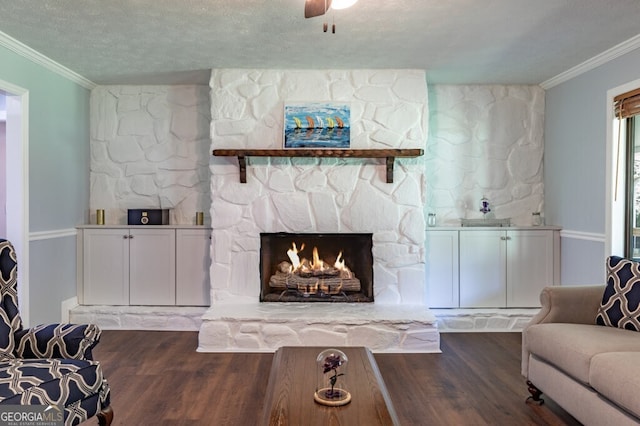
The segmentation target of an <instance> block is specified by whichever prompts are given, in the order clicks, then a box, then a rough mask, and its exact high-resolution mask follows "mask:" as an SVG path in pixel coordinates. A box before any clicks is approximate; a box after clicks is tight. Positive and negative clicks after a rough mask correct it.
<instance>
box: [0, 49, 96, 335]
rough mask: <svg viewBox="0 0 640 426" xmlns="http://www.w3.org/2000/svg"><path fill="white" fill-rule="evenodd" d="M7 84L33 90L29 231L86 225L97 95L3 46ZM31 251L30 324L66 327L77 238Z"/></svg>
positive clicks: (0, 61)
mask: <svg viewBox="0 0 640 426" xmlns="http://www.w3.org/2000/svg"><path fill="white" fill-rule="evenodd" d="M0 80H4V81H6V82H9V83H11V84H13V85H15V86H19V87H21V88H23V89H26V90H28V91H29V232H30V233H33V232H41V231H60V230H68V229H72V228H74V227H75V226H76V225H79V224H82V223H85V222H86V219H85V218H86V217H87V216H88V206H89V95H90V91H89V90H88V89H86V88H84V87H82V86H81V85H79V84H77V83H75V82H73V81H71V80H70V79H67V78H65V77H63V76H61V75H59V74H57V73H55V72H53V71H50V70H48V69H46V68H44V67H43V66H41V65H38V64H36V63H34V62H32V61H31V60H29V59H26V58H24V57H22V56H20V55H18V54H16V53H14V52H12V51H11V50H9V49H7V48H5V47H3V46H0ZM72 243H73V244H72ZM29 252H30V259H29V263H30V269H29V275H30V282H29V302H30V303H29V305H30V312H31V316H30V318H29V323H30V324H32V325H35V324H38V323H48V322H59V321H60V317H61V308H60V303H61V302H62V301H63V300H65V299H69V298H71V297H74V296H76V277H75V264H76V253H75V237H74V236H69V237H61V238H54V239H47V240H40V241H32V242H30V244H29Z"/></svg>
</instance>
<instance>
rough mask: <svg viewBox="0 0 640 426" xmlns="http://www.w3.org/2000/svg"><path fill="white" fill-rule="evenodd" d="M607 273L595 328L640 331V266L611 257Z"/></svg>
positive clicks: (627, 260) (608, 261) (607, 265)
mask: <svg viewBox="0 0 640 426" xmlns="http://www.w3.org/2000/svg"><path fill="white" fill-rule="evenodd" d="M606 269H607V286H606V288H605V290H604V294H603V296H602V303H601V304H600V309H598V314H597V315H596V324H598V325H604V326H608V327H618V328H625V329H627V330H634V331H640V263H638V262H634V261H632V260H629V259H624V258H621V257H618V256H610V257H608V258H607V262H606Z"/></svg>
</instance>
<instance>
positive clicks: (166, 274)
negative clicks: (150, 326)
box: [129, 227, 176, 305]
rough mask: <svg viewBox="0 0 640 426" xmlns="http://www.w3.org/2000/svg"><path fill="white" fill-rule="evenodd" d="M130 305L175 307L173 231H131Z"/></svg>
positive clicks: (174, 235)
mask: <svg viewBox="0 0 640 426" xmlns="http://www.w3.org/2000/svg"><path fill="white" fill-rule="evenodd" d="M129 250H130V265H129V282H130V284H129V303H130V304H131V305H174V304H175V302H176V233H175V230H173V229H153V228H151V227H150V229H137V228H136V229H131V230H130V237H129Z"/></svg>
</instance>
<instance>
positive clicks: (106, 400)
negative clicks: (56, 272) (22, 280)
mask: <svg viewBox="0 0 640 426" xmlns="http://www.w3.org/2000/svg"><path fill="white" fill-rule="evenodd" d="M17 271H18V265H17V257H16V253H15V250H14V248H13V246H12V245H11V243H10V242H9V241H7V240H4V239H0V284H1V285H0V297H1V299H0V311H1V315H0V323H1V324H0V325H1V326H0V360H1V361H0V404H3V405H4V404H7V405H45V406H49V407H63V408H64V413H63V417H64V424H65V425H77V424H79V423H82V422H84V421H85V420H87V419H89V418H91V417H93V416H96V415H97V416H98V422H99V424H100V425H110V424H111V422H112V420H113V410H112V409H111V407H110V389H109V385H108V383H107V381H106V380H105V379H104V376H103V374H102V366H101V365H100V363H99V362H98V361H93V356H92V349H93V348H94V347H95V346H96V345H97V344H98V342H99V340H100V333H101V331H100V329H99V328H98V327H97V326H96V325H93V324H78V325H74V324H51V325H39V326H37V327H33V328H30V329H26V330H25V329H23V328H22V320H21V318H20V313H19V311H18V291H17V285H18V277H17V275H18V272H17ZM56 424H57V423H56Z"/></svg>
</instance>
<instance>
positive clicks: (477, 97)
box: [425, 85, 544, 226]
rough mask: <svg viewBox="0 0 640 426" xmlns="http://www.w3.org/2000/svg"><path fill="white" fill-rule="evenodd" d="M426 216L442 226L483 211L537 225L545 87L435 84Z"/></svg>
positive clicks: (540, 202) (540, 206) (516, 222)
mask: <svg viewBox="0 0 640 426" xmlns="http://www.w3.org/2000/svg"><path fill="white" fill-rule="evenodd" d="M429 97H430V127H429V130H430V133H429V140H428V144H427V149H426V153H425V166H426V177H427V202H426V206H425V214H426V213H428V212H433V213H436V214H437V219H438V225H439V226H459V225H460V218H467V219H474V218H480V217H482V213H480V212H479V208H480V199H481V198H482V197H483V196H486V197H487V198H488V199H489V200H490V202H491V204H492V209H493V214H494V215H495V217H497V218H511V219H512V220H511V223H512V224H514V225H520V226H527V225H531V213H532V212H534V211H540V212H542V211H543V208H544V204H543V199H544V198H543V195H544V194H543V171H542V156H543V148H544V90H543V89H542V88H540V87H539V86H522V85H518V86H514V85H512V86H504V85H477V86H473V85H470V86H448V85H434V86H430V90H429Z"/></svg>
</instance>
